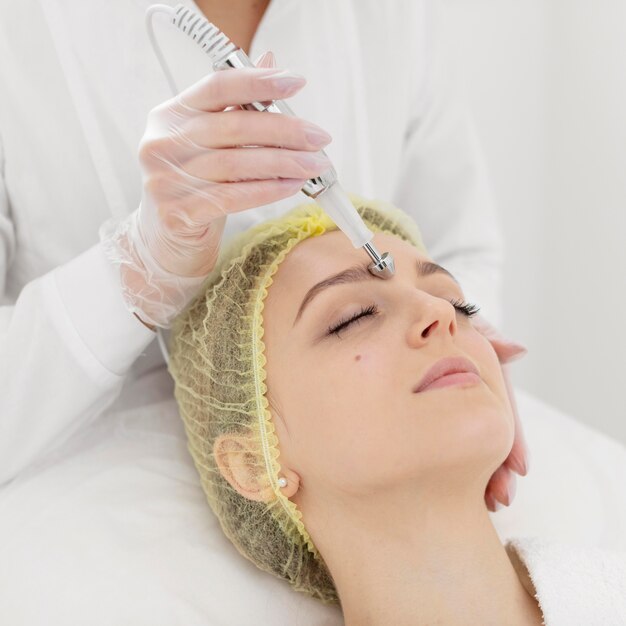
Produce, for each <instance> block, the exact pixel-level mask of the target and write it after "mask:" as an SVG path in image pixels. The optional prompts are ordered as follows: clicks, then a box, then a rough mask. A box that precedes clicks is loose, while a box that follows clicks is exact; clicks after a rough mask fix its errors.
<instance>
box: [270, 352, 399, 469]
mask: <svg viewBox="0 0 626 626" xmlns="http://www.w3.org/2000/svg"><path fill="white" fill-rule="evenodd" d="M383 359H388V360H389V361H391V359H390V355H389V351H386V350H380V351H377V350H376V349H374V348H373V347H365V346H363V347H360V348H355V349H352V350H346V351H345V353H344V354H341V355H340V354H339V353H337V354H335V355H334V356H333V358H332V359H330V360H329V361H328V363H332V367H330V366H324V365H321V364H320V363H319V361H317V362H314V360H311V361H310V362H308V363H306V364H304V365H302V366H300V367H296V366H294V365H295V364H294V363H293V361H292V367H290V368H285V370H284V374H285V375H284V377H283V378H282V379H281V380H280V387H281V404H282V405H283V407H284V411H285V412H286V413H287V415H285V422H286V426H287V430H288V433H286V436H287V437H288V438H289V443H290V447H291V449H292V450H293V451H294V452H295V451H297V454H298V456H299V457H300V458H301V459H302V458H304V457H309V456H311V455H316V456H317V460H316V459H314V458H313V457H312V456H311V458H310V459H309V460H310V461H311V462H317V463H319V462H320V461H321V462H325V461H327V460H328V459H329V458H333V459H337V458H338V457H344V458H345V457H346V456H347V457H350V454H348V455H346V452H349V450H350V449H351V448H352V447H353V446H354V443H355V440H356V439H360V436H366V438H367V439H368V440H370V441H371V442H372V445H374V443H375V442H376V441H380V436H381V433H380V432H378V429H382V430H384V421H383V420H380V419H379V418H378V416H380V415H381V414H384V413H385V412H386V410H387V409H388V406H387V403H388V398H389V389H390V385H392V384H393V382H394V381H393V370H392V368H391V367H390V365H391V363H390V362H389V363H387V362H385V361H384V360H383ZM320 450H324V454H323V455H320V454H319V451H320ZM364 453H366V452H364V451H363V450H361V451H360V453H359V454H364ZM346 462H349V460H348V458H346ZM333 463H334V462H333ZM335 467H336V466H335Z"/></svg>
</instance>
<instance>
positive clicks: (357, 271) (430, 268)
mask: <svg viewBox="0 0 626 626" xmlns="http://www.w3.org/2000/svg"><path fill="white" fill-rule="evenodd" d="M368 265H369V262H368V263H366V264H365V265H355V266H354V267H349V268H348V269H346V270H343V271H342V272H339V273H338V274H333V275H332V276H329V277H328V278H325V279H324V280H322V281H321V282H319V283H317V284H316V285H313V287H311V289H309V290H308V291H307V293H306V295H305V296H304V299H303V300H302V303H301V304H300V308H299V309H298V313H297V315H296V319H295V320H294V321H293V324H292V325H291V326H292V328H293V327H294V326H295V325H296V323H297V321H298V320H299V319H300V317H301V316H302V313H303V312H304V309H305V307H306V306H307V305H308V304H309V303H310V302H311V300H313V298H315V296H316V295H317V294H319V293H320V292H322V291H324V290H325V289H328V288H329V287H333V286H334V285H343V284H346V283H357V282H361V281H364V280H370V279H373V280H381V279H380V278H378V277H377V276H374V275H373V274H371V273H370V271H369V270H368V269H367V267H368ZM431 274H446V275H447V276H450V278H452V280H453V281H454V282H455V283H456V284H457V285H459V287H460V284H459V281H458V280H457V279H456V278H455V277H454V276H452V274H451V273H450V272H449V271H448V270H447V269H446V268H445V267H441V265H439V264H438V263H433V262H432V261H422V260H421V259H417V275H418V276H419V277H420V278H421V277H424V276H430V275H431Z"/></svg>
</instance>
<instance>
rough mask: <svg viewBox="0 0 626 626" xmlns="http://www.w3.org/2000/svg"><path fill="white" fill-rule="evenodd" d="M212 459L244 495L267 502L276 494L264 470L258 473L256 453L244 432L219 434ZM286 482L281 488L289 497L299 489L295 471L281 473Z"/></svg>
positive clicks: (234, 486) (226, 477) (257, 500)
mask: <svg viewBox="0 0 626 626" xmlns="http://www.w3.org/2000/svg"><path fill="white" fill-rule="evenodd" d="M213 453H214V455H215V462H216V463H217V466H218V467H219V470H220V473H221V474H222V476H223V477H224V478H225V479H226V480H227V481H228V482H229V483H230V485H231V486H232V488H233V489H235V490H236V491H237V492H238V493H240V494H241V495H242V496H243V497H244V498H248V499H249V500H254V501H256V502H270V501H271V500H273V499H274V498H275V495H274V492H273V491H272V487H271V485H270V484H269V481H268V480H267V477H266V474H265V472H263V473H262V475H259V473H258V471H259V466H258V463H257V462H256V458H257V457H256V453H255V452H254V446H253V444H252V442H251V441H250V439H249V438H248V437H246V436H244V435H220V436H219V437H218V438H217V439H216V440H215V443H214V444H213ZM281 476H285V477H286V478H287V481H288V482H287V486H286V487H283V488H282V489H281V491H282V493H284V494H285V496H287V497H290V496H291V495H293V494H294V493H295V492H296V491H297V490H298V484H299V477H298V475H297V474H296V473H295V472H293V471H291V470H287V471H286V472H283V473H281Z"/></svg>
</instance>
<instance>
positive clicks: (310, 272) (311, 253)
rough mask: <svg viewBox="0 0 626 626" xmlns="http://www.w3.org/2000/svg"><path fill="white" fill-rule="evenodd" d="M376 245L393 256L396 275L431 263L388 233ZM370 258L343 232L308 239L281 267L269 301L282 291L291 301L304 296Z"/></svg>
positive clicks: (334, 231)
mask: <svg viewBox="0 0 626 626" xmlns="http://www.w3.org/2000/svg"><path fill="white" fill-rule="evenodd" d="M373 243H374V245H375V246H376V248H377V249H378V251H379V252H380V253H381V254H382V253H383V252H389V253H391V255H392V256H393V257H394V261H395V264H396V273H397V272H402V271H403V270H402V268H403V266H404V268H405V270H406V269H408V268H409V267H410V268H411V269H410V271H411V272H414V271H415V270H414V267H415V261H414V259H417V258H419V259H424V260H431V259H430V257H429V256H428V255H427V254H425V253H424V252H422V251H421V250H418V249H417V248H416V247H415V246H413V245H412V244H411V243H409V242H408V241H405V240H404V239H401V238H400V237H396V236H395V235H392V234H389V233H375V234H374V242H373ZM368 258H369V257H368V255H367V253H366V252H365V250H363V249H361V248H355V247H354V246H353V245H352V243H351V242H350V240H349V239H348V237H347V236H346V235H345V234H344V233H343V232H342V231H340V230H332V231H328V232H326V233H324V234H323V235H319V236H317V237H309V238H308V239H305V240H304V241H301V242H300V243H298V244H297V245H296V246H294V247H293V248H292V249H291V250H290V251H289V253H288V254H287V255H286V257H285V258H284V260H283V261H282V263H281V264H280V265H279V266H278V269H277V271H276V274H275V275H274V277H273V282H272V285H271V286H270V288H269V290H268V297H267V300H269V301H272V300H274V299H275V298H276V297H277V294H281V293H282V292H283V291H286V292H288V293H289V294H290V296H289V299H293V298H294V297H296V296H298V295H300V296H302V295H304V293H306V291H307V290H308V289H309V288H310V287H312V286H313V285H314V284H316V283H318V282H320V281H322V280H324V279H325V278H328V277H329V276H331V275H332V274H336V273H337V272H340V271H342V270H344V269H346V268H348V267H351V266H353V265H356V264H359V263H361V264H365V263H366V262H367V261H368ZM272 296H274V297H272Z"/></svg>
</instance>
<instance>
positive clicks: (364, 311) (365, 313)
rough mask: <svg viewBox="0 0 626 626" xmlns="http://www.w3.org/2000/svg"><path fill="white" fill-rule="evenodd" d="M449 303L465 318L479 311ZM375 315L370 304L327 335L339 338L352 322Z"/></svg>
mask: <svg viewBox="0 0 626 626" xmlns="http://www.w3.org/2000/svg"><path fill="white" fill-rule="evenodd" d="M449 302H450V304H451V305H452V306H453V307H454V308H455V309H456V310H457V311H459V313H462V314H463V315H465V316H466V317H473V316H474V315H476V313H478V311H480V307H478V306H476V305H475V304H470V303H469V302H464V301H463V300H449ZM376 314H378V307H377V306H376V305H375V304H370V306H368V307H366V308H363V307H361V311H360V312H359V313H355V314H354V315H352V316H351V317H349V318H348V319H345V320H341V321H340V322H339V323H337V324H335V326H329V328H328V334H329V335H337V336H339V331H341V330H343V329H344V328H347V327H348V326H350V325H351V324H352V323H353V322H356V321H357V320H359V319H361V318H362V317H367V316H368V315H376Z"/></svg>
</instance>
